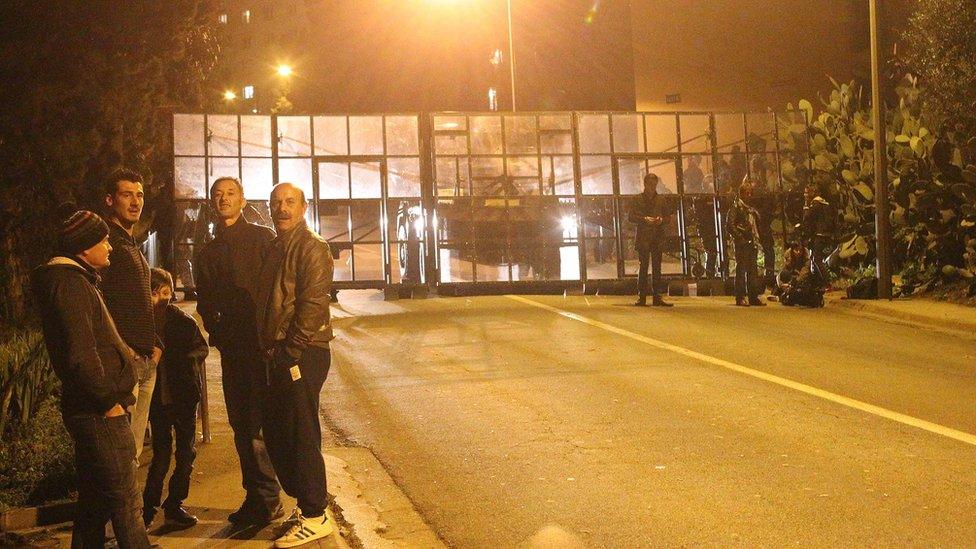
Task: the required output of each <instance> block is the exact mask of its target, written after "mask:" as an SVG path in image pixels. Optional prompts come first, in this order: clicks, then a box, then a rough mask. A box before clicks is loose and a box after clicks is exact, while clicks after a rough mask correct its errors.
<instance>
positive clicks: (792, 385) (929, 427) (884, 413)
mask: <svg viewBox="0 0 976 549" xmlns="http://www.w3.org/2000/svg"><path fill="white" fill-rule="evenodd" d="M506 297H508V298H509V299H513V300H515V301H518V302H520V303H525V304H526V305H531V306H533V307H538V308H540V309H545V310H547V311H550V312H553V313H556V314H558V315H560V316H562V317H565V318H568V319H570V320H575V321H577V322H582V323H583V324H587V325H589V326H593V327H594V328H600V329H601V330H606V331H608V332H611V333H614V334H617V335H621V336H624V337H626V338H629V339H633V340H635V341H640V342H641V343H645V344H647V345H650V346H652V347H657V348H658V349H662V350H665V351H670V352H672V353H675V354H679V355H682V356H686V357H688V358H692V359H695V360H698V361H701V362H705V363H707V364H711V365H713V366H719V367H721V368H725V369H727V370H732V371H733V372H739V373H740V374H745V375H747V376H751V377H754V378H757V379H761V380H763V381H768V382H770V383H775V384H776V385H780V386H782V387H787V388H789V389H793V390H795V391H799V392H801V393H806V394H808V395H811V396H815V397H817V398H822V399H824V400H829V401H830V402H834V403H837V404H840V405H843V406H847V407H849V408H854V409H855V410H860V411H862V412H867V413H869V414H873V415H876V416H879V417H883V418H885V419H890V420H892V421H897V422H898V423H903V424H905V425H910V426H912V427H916V428H918V429H923V430H925V431H928V432H930V433H935V434H937V435H942V436H944V437H948V438H951V439H954V440H958V441H960V442H965V443H966V444H972V445H973V446H976V435H973V434H970V433H967V432H965V431H959V430H956V429H952V428H950V427H946V426H944V425H939V424H937V423H932V422H930V421H925V420H924V419H918V418H916V417H912V416H909V415H905V414H901V413H898V412H895V411H892V410H888V409H887V408H882V407H880V406H875V405H874V404H868V403H867V402H862V401H860V400H856V399H853V398H848V397H845V396H842V395H838V394H836V393H831V392H830V391H824V390H823V389H818V388H816V387H811V386H810V385H805V384H803V383H799V382H796V381H793V380H790V379H786V378H783V377H779V376H774V375H772V374H768V373H766V372H761V371H759V370H754V369H752V368H747V367H745V366H742V365H741V364H736V363H734V362H729V361H728V360H722V359H721V358H715V357H713V356H709V355H706V354H704V353H699V352H698V351H692V350H691V349H686V348H684V347H679V346H678V345H672V344H670V343H665V342H664V341H660V340H657V339H653V338H650V337H647V336H643V335H640V334H635V333H634V332H631V331H628V330H624V329H623V328H618V327H616V326H612V325H610V324H607V323H605V322H600V321H599V320H593V319H592V318H587V317H585V316H582V315H578V314H576V313H571V312H569V311H564V310H562V309H559V308H557V307H552V306H549V305H546V304H544V303H539V302H538V301H534V300H531V299H527V298H525V297H521V296H517V295H509V296H506Z"/></svg>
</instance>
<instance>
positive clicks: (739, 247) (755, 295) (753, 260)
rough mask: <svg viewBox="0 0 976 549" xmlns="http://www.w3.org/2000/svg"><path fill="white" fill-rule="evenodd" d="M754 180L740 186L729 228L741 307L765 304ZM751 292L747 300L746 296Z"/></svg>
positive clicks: (729, 217) (748, 180)
mask: <svg viewBox="0 0 976 549" xmlns="http://www.w3.org/2000/svg"><path fill="white" fill-rule="evenodd" d="M752 190H753V182H752V180H751V179H749V178H748V177H747V178H746V179H745V180H743V181H742V184H741V185H739V193H738V196H736V198H735V200H734V201H733V202H732V206H731V207H730V208H729V212H728V214H727V219H726V224H727V227H726V230H727V232H728V234H729V235H730V236H731V237H732V246H733V248H734V251H735V304H736V305H738V306H740V307H748V306H749V305H753V306H756V307H762V306H765V305H766V304H765V303H763V302H762V301H760V300H759V294H760V291H761V289H762V287H763V282H762V280H760V279H759V266H758V256H759V229H758V223H759V213H758V212H756V210H755V209H754V208H753V207H752V206H750V205H749V200H750V199H751V198H752ZM747 294H748V301H746V295H747Z"/></svg>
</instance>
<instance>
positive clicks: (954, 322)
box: [826, 294, 976, 335]
mask: <svg viewBox="0 0 976 549" xmlns="http://www.w3.org/2000/svg"><path fill="white" fill-rule="evenodd" d="M826 297H827V304H828V305H830V306H835V307H838V308H843V309H847V310H848V311H851V312H854V313H857V314H861V315H864V316H869V317H872V318H876V319H880V320H887V321H893V322H898V323H902V324H912V325H915V326H919V327H923V328H937V329H941V330H949V331H952V332H962V333H965V334H968V335H976V321H970V320H968V319H963V318H958V317H955V316H953V315H951V313H950V312H948V311H947V312H943V313H938V314H932V313H929V314H924V313H918V312H912V311H904V310H899V309H895V308H893V307H886V306H885V304H886V303H888V302H887V301H879V300H867V299H847V298H846V297H845V296H843V295H841V294H835V295H829V294H828V295H827V296H826Z"/></svg>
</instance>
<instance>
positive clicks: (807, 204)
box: [800, 182, 834, 280]
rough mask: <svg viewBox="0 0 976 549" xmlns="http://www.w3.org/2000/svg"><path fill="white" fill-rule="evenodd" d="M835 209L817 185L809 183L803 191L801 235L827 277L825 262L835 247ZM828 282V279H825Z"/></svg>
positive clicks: (822, 272) (818, 266)
mask: <svg viewBox="0 0 976 549" xmlns="http://www.w3.org/2000/svg"><path fill="white" fill-rule="evenodd" d="M833 221H834V208H833V206H831V205H830V203H829V202H827V200H825V199H824V198H823V196H822V194H821V192H820V188H819V186H818V185H817V184H816V183H813V182H811V183H809V184H807V186H806V187H804V189H803V220H802V221H800V235H801V237H802V238H803V239H804V240H805V241H806V243H807V248H809V249H810V255H811V256H812V258H813V264H814V265H815V266H816V267H817V268H818V269H820V270H821V273H820V274H821V275H822V276H823V275H826V271H824V270H823V261H824V260H825V259H826V258H827V255H828V254H830V251H831V249H833V247H834V238H833V230H834V222H833ZM824 280H826V277H824Z"/></svg>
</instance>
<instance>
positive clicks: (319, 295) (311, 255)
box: [256, 183, 334, 547]
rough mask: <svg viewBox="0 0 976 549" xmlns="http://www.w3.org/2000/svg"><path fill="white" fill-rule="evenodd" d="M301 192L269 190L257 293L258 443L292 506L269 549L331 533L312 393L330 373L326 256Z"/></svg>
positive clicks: (326, 248) (284, 185)
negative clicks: (261, 363)
mask: <svg viewBox="0 0 976 549" xmlns="http://www.w3.org/2000/svg"><path fill="white" fill-rule="evenodd" d="M307 210H308V203H307V201H306V200H305V193H303V192H302V190H301V189H299V188H298V187H296V186H295V185H292V184H291V183H280V184H278V185H277V186H275V188H274V189H273V190H272V191H271V214H272V219H273V222H274V226H275V231H276V232H277V235H278V236H277V237H276V238H275V239H274V241H272V246H271V251H270V252H269V254H268V256H267V258H266V260H265V264H264V267H263V268H262V269H261V277H260V286H259V288H258V293H257V300H256V303H257V326H258V339H259V340H260V343H261V349H262V350H263V351H264V352H265V353H266V355H267V364H268V366H267V376H268V395H267V399H266V406H265V413H264V438H265V445H266V446H267V448H268V455H269V456H270V457H271V463H272V464H273V465H274V468H275V471H276V472H277V473H278V480H279V481H280V482H281V486H282V488H284V490H285V493H287V494H288V495H290V496H292V497H294V498H295V499H297V500H298V509H296V510H295V512H294V513H293V514H292V517H291V519H290V524H291V525H292V526H291V528H289V530H288V531H287V532H286V533H285V534H284V535H283V536H281V537H280V538H278V540H277V541H275V547H294V546H296V545H302V544H304V543H308V542H310V541H312V540H315V539H319V538H322V537H325V536H327V535H329V534H331V533H332V531H333V529H334V525H333V523H332V521H331V520H329V518H328V516H327V515H326V514H325V507H326V486H325V482H326V481H325V462H324V461H323V460H322V453H321V445H322V432H321V427H320V426H319V415H318V408H319V393H320V392H321V390H322V385H323V384H324V383H325V378H326V376H327V375H328V373H329V365H330V363H331V354H330V353H329V341H330V340H331V339H332V337H333V336H332V326H331V323H330V321H329V303H330V301H331V295H330V291H331V290H332V272H333V264H332V253H331V252H330V251H329V245H328V243H327V242H326V241H325V240H324V239H323V238H322V237H321V236H319V235H317V234H315V232H314V231H312V230H311V229H310V228H309V227H308V225H307V224H306V223H305V212H306V211H307Z"/></svg>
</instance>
